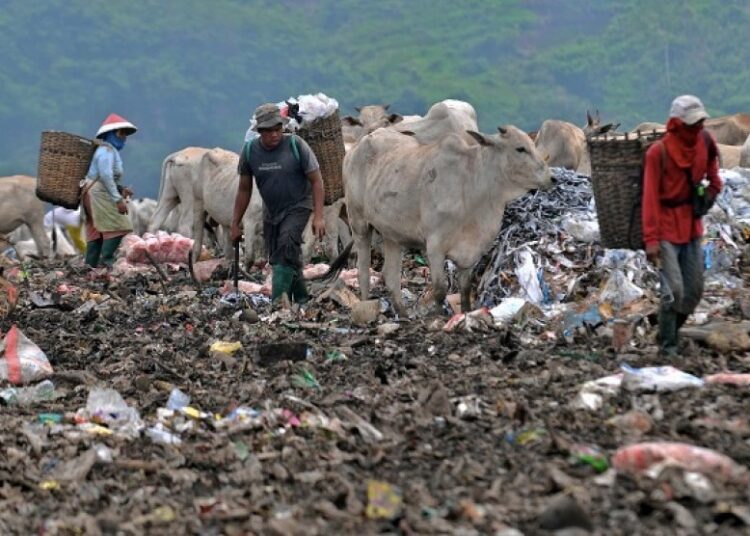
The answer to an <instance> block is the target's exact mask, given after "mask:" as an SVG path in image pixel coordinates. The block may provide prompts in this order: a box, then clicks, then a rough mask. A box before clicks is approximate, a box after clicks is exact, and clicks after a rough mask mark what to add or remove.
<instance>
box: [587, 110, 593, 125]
mask: <svg viewBox="0 0 750 536" xmlns="http://www.w3.org/2000/svg"><path fill="white" fill-rule="evenodd" d="M586 122H587V123H588V124H589V125H593V124H594V119H593V117H591V112H589V111H588V110H586Z"/></svg>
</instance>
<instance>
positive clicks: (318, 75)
mask: <svg viewBox="0 0 750 536" xmlns="http://www.w3.org/2000/svg"><path fill="white" fill-rule="evenodd" d="M0 35H1V36H2V38H0V125H2V126H3V127H4V128H2V129H0V175H7V174H13V173H29V174H34V173H35V168H36V162H37V151H38V143H39V133H40V131H41V130H43V129H61V130H68V131H72V132H77V133H81V134H86V135H91V134H92V133H93V132H94V131H95V130H96V128H97V126H98V125H99V122H100V121H101V119H103V117H104V116H106V114H107V113H109V112H110V111H117V112H118V113H121V114H122V115H125V116H126V117H128V118H129V119H131V120H132V121H133V122H135V123H136V124H137V125H138V126H139V127H140V128H141V131H140V132H139V133H138V135H137V136H136V137H134V138H132V140H131V143H130V144H129V145H128V147H127V148H126V150H125V153H124V158H125V165H126V173H127V176H128V182H130V183H132V184H134V185H135V186H136V188H137V191H138V193H139V194H141V195H150V196H154V195H155V194H156V192H157V189H158V185H157V182H158V173H159V169H160V163H161V160H162V159H163V157H164V156H165V155H166V154H168V153H170V152H172V151H174V150H176V149H179V148H182V147H184V146H187V145H204V146H210V147H213V146H222V147H225V148H228V149H233V150H238V148H239V146H240V143H241V139H242V136H243V134H244V132H245V129H246V128H247V121H248V119H249V116H250V114H251V112H252V110H253V109H254V107H255V106H256V105H257V104H259V103H261V102H265V101H268V100H280V99H282V98H284V97H288V96H290V95H298V94H301V93H310V92H317V91H323V92H325V93H327V94H329V95H332V96H334V97H336V98H337V99H339V101H340V103H341V105H342V108H343V110H344V112H345V113H346V112H351V111H352V108H353V107H354V106H358V105H362V104H368V103H373V102H390V103H391V104H392V108H393V109H394V110H397V111H399V112H402V113H420V114H421V113H424V112H425V111H426V109H427V107H428V106H429V105H430V104H432V103H434V102H436V101H438V100H441V99H444V98H448V97H452V98H460V99H465V100H468V101H469V102H471V103H472V104H473V105H474V106H475V107H476V109H477V111H478V113H479V118H480V126H481V128H482V129H483V130H485V131H490V130H493V129H494V128H495V126H496V125H498V124H503V123H513V124H516V125H518V126H520V127H522V128H526V129H530V130H531V129H536V128H537V127H538V125H539V124H540V123H541V122H542V121H543V120H544V119H546V118H549V117H556V118H561V119H567V120H571V121H574V122H576V123H582V122H583V119H584V117H585V111H586V109H587V108H592V109H593V108H598V109H599V110H601V113H602V116H603V118H605V119H607V120H614V121H621V122H622V123H623V126H624V127H629V126H632V125H634V124H635V123H637V122H639V121H641V120H662V119H663V117H664V114H665V112H666V109H667V107H668V105H669V101H670V100H671V98H672V97H673V96H674V95H676V94H679V93H687V92H692V93H696V94H698V95H700V96H701V97H702V98H703V99H704V100H705V102H706V104H707V106H708V107H709V110H710V111H711V112H712V113H714V114H722V113H729V112H735V111H750V92H748V91H747V88H748V87H750V71H748V69H747V65H749V64H750V48H749V47H747V46H746V45H745V44H744V42H743V41H744V40H745V39H746V36H747V35H750V3H748V2H747V1H745V0H727V1H708V0H685V1H676V0H661V1H660V2H652V1H650V0H632V1H629V2H622V1H615V0H598V1H582V0H566V1H561V0H524V1H522V0H481V1H479V0H466V1H462V2H445V1H442V0H437V1H427V0H410V1H408V2H407V1H394V0H383V1H380V2H368V1H363V0H338V1H335V2H334V1H331V0H318V1H315V0H285V1H281V2H279V1H263V0H212V1H211V2H206V1H204V0H137V1H133V2H128V3H124V2H122V3H113V2H108V3H105V2H91V1H90V0H44V1H43V0H4V2H3V8H2V10H0Z"/></svg>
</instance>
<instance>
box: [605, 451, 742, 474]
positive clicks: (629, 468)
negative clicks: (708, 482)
mask: <svg viewBox="0 0 750 536" xmlns="http://www.w3.org/2000/svg"><path fill="white" fill-rule="evenodd" d="M612 466H613V467H614V468H615V470H617V471H618V472H621V473H629V474H632V475H638V474H649V473H654V472H656V473H657V474H656V475H652V476H658V472H659V471H658V470H659V469H661V468H663V467H667V466H672V467H679V468H682V469H685V470H686V471H691V472H695V473H703V474H705V475H707V476H709V477H712V478H719V479H721V480H724V481H726V482H747V481H748V470H747V468H745V467H743V466H741V465H739V464H738V463H737V462H735V461H734V460H732V459H731V458H730V457H728V456H725V455H724V454H720V453H718V452H716V451H713V450H710V449H705V448H701V447H696V446H693V445H690V444H687V443H672V442H666V441H665V442H650V443H638V444H635V445H629V446H627V447H622V448H620V449H618V450H617V452H615V454H614V456H612ZM655 470H656V471H655Z"/></svg>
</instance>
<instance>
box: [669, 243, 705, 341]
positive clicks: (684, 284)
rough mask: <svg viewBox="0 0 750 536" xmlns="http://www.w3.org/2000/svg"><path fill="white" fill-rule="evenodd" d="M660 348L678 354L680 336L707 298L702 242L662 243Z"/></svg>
mask: <svg viewBox="0 0 750 536" xmlns="http://www.w3.org/2000/svg"><path fill="white" fill-rule="evenodd" d="M660 250H661V274H660V276H661V284H662V289H661V308H660V310H659V346H660V348H661V350H662V351H663V352H668V353H675V352H676V351H677V342H678V341H677V332H678V331H679V329H680V328H681V327H682V325H683V324H684V323H685V321H686V320H687V318H688V316H689V315H690V314H691V313H692V312H693V311H695V308H696V307H697V306H698V303H700V301H701V296H702V295H703V247H702V246H701V240H700V238H696V239H695V240H693V241H691V242H688V243H687V244H672V243H671V242H666V241H662V242H661V244H660Z"/></svg>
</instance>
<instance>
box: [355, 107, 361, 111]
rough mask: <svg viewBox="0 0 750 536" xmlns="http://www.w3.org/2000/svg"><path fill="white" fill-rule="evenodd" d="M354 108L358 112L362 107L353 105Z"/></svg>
mask: <svg viewBox="0 0 750 536" xmlns="http://www.w3.org/2000/svg"><path fill="white" fill-rule="evenodd" d="M354 109H355V110H357V111H358V112H361V111H362V107H361V106H355V107H354Z"/></svg>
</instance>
